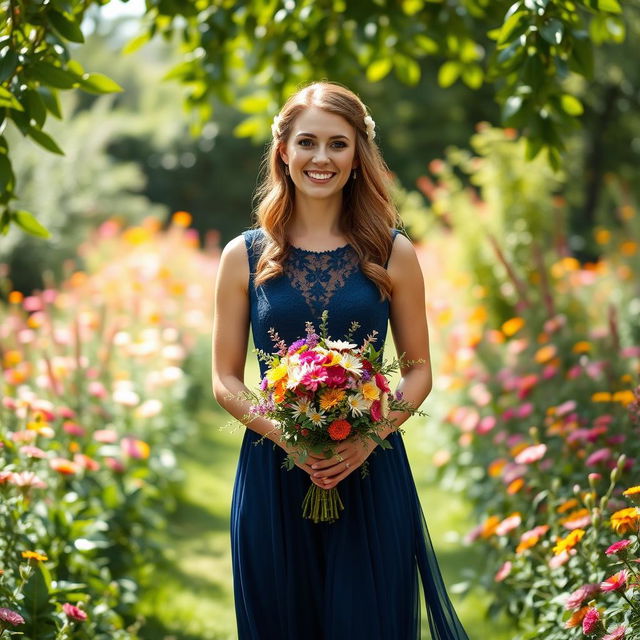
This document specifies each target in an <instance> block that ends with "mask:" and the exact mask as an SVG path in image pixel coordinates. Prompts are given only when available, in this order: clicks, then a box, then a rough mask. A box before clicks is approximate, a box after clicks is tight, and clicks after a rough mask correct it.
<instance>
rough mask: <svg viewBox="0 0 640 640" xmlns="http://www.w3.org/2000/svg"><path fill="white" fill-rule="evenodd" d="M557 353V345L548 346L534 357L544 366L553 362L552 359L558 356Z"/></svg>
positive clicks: (542, 348) (538, 351)
mask: <svg viewBox="0 0 640 640" xmlns="http://www.w3.org/2000/svg"><path fill="white" fill-rule="evenodd" d="M556 351H557V349H556V347H555V345H553V344H548V345H545V346H544V347H541V348H540V349H538V350H537V351H536V353H535V355H534V356H533V358H534V360H535V361H536V362H538V363H540V364H543V363H545V362H548V361H549V360H551V358H553V357H554V356H555V355H556Z"/></svg>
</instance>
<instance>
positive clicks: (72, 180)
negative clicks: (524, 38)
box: [0, 0, 640, 640]
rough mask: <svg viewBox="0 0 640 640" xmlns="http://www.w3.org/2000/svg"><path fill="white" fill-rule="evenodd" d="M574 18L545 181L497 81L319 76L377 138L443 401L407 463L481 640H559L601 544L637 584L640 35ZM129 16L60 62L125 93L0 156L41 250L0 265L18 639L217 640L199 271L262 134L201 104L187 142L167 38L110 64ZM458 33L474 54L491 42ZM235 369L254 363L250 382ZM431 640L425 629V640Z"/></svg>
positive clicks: (221, 626)
mask: <svg viewBox="0 0 640 640" xmlns="http://www.w3.org/2000/svg"><path fill="white" fill-rule="evenodd" d="M61 4H64V3H61ZM169 4H171V6H172V7H173V4H172V3H169ZM230 4H231V5H232V4H233V3H230ZM285 4H286V3H285ZM293 4H294V5H295V3H293ZM402 4H403V7H404V11H405V13H407V14H408V15H412V14H411V11H413V9H411V10H409V9H407V7H406V6H404V5H410V4H412V3H406V2H405V3H402ZM418 4H420V5H421V6H422V4H424V3H418ZM520 4H523V3H520ZM526 4H527V3H524V5H526ZM547 4H548V3H547V2H538V1H537V0H536V2H533V3H532V5H536V6H537V5H539V7H538V8H539V9H541V10H542V9H544V8H546V7H547ZM581 4H582V3H581ZM629 4H630V5H633V4H634V3H629ZM524 5H523V6H524ZM590 5H593V8H592V13H593V16H592V19H591V22H590V23H589V25H590V26H589V34H588V37H589V38H590V40H591V42H592V43H593V44H594V47H596V49H597V55H596V57H595V62H594V63H593V64H594V68H593V74H592V75H591V77H589V78H585V77H582V76H580V75H579V74H568V75H567V77H566V79H565V80H564V82H565V85H566V86H567V87H568V89H566V91H567V94H566V95H569V97H568V98H565V103H564V104H565V107H566V108H567V112H571V115H574V116H576V118H577V125H576V124H575V123H574V125H573V126H569V124H567V125H566V127H563V125H562V123H563V121H562V120H559V121H558V122H557V123H556V124H557V125H558V127H559V130H560V133H561V135H562V140H563V145H562V147H563V148H562V154H561V155H559V156H558V158H559V164H557V166H553V164H554V163H552V162H550V161H549V160H548V158H547V157H546V156H545V154H539V155H536V157H531V155H532V154H530V153H529V149H528V147H527V144H528V143H527V142H526V140H525V139H524V138H523V136H522V135H521V129H522V128H523V127H524V123H522V124H523V126H522V127H520V125H519V124H518V122H517V120H516V121H513V120H510V119H509V118H510V117H511V116H510V115H509V113H505V105H504V104H500V101H499V100H498V101H496V94H499V93H500V91H504V90H505V86H506V84H508V82H509V80H508V74H507V75H506V76H505V77H506V78H507V79H506V80H505V82H504V83H503V84H502V85H500V83H498V86H497V87H496V86H494V85H492V84H489V83H476V82H474V81H470V82H468V83H465V82H460V81H458V82H456V81H455V77H453V79H450V78H449V79H447V78H446V77H443V75H445V76H446V70H445V71H444V72H443V66H444V65H443V61H442V60H441V59H440V60H438V61H437V62H436V60H435V59H434V58H431V57H425V58H421V59H419V61H418V64H419V74H420V76H419V77H420V81H419V82H413V83H407V82H406V77H403V75H402V73H400V74H398V73H388V74H386V73H381V74H380V76H381V77H380V78H379V79H377V78H376V79H375V81H374V80H373V79H372V77H373V76H372V74H371V73H369V74H365V73H358V72H353V71H351V72H350V73H346V72H345V76H344V77H340V78H330V79H336V80H340V81H344V82H345V83H347V84H348V85H349V87H350V88H352V89H353V90H354V91H356V92H357V93H358V94H359V95H360V96H361V98H362V99H363V101H364V102H365V104H366V105H367V106H368V107H369V110H370V112H371V114H372V115H373V118H374V119H375V121H376V132H377V137H376V141H377V142H378V143H379V145H380V147H381V149H382V152H383V155H384V158H385V160H386V162H387V164H388V166H389V168H390V170H391V172H392V176H391V178H392V180H393V191H394V197H395V199H396V202H397V205H398V208H399V210H400V213H401V216H402V218H403V221H404V223H405V225H406V229H407V232H408V234H409V235H410V237H411V238H412V240H413V241H414V244H415V246H416V250H417V252H418V255H419V258H420V261H421V264H422V266H423V270H424V276H425V286H426V294H427V300H428V307H429V309H428V311H429V321H430V329H431V342H432V352H433V365H434V374H435V379H436V383H435V386H434V390H433V391H432V393H431V395H430V397H429V399H428V400H427V402H426V404H425V410H426V411H427V412H428V413H429V417H428V418H427V419H420V418H414V419H412V420H411V421H410V422H409V423H407V434H406V436H405V440H406V442H407V448H408V451H409V455H410V460H411V464H412V469H413V472H414V477H415V480H416V484H417V486H418V488H419V493H420V496H421V501H422V505H423V509H424V513H425V516H426V519H427V523H428V524H429V527H430V530H431V534H432V537H433V539H434V543H435V545H436V549H437V552H438V557H439V559H440V561H441V566H442V568H443V573H444V575H445V579H446V581H447V584H448V585H450V587H451V594H452V597H453V598H454V603H455V605H456V609H457V610H458V611H459V613H460V615H461V617H462V619H463V622H464V624H465V626H466V627H467V629H469V633H470V637H471V638H474V639H478V640H479V639H481V638H488V637H491V638H492V639H493V640H500V639H502V638H504V639H505V640H507V639H510V640H511V639H516V638H521V639H522V640H524V639H525V638H551V639H555V638H557V639H558V640H559V639H560V638H570V637H578V635H580V636H581V634H582V631H581V629H580V626H581V625H582V624H583V622H584V618H585V615H586V613H587V609H588V606H587V605H588V604H589V599H587V598H586V597H585V599H584V600H580V601H579V602H578V604H577V606H567V597H568V596H569V594H570V593H572V592H573V591H575V590H576V589H578V588H579V587H581V586H582V585H583V584H584V583H598V584H599V583H600V582H601V581H604V580H605V579H606V578H607V577H608V576H609V575H610V574H613V573H614V571H615V570H616V569H620V568H622V565H621V564H620V566H616V565H615V563H614V564H611V562H612V560H611V558H609V556H610V555H611V554H605V553H604V549H605V548H606V547H608V546H609V545H610V544H612V543H613V542H615V541H616V540H619V539H620V537H621V536H622V537H624V536H625V535H626V536H627V538H625V539H628V540H630V543H629V544H630V545H631V546H629V547H628V551H627V552H628V553H629V554H630V555H629V558H632V557H637V556H633V554H634V553H635V554H637V544H638V542H637V534H638V527H639V526H640V510H638V508H637V507H636V506H634V505H635V504H636V503H635V502H633V496H634V495H636V493H634V492H633V491H631V492H629V489H631V488H633V487H634V484H635V483H636V482H637V478H638V475H637V465H635V466H634V461H635V458H636V457H637V455H639V454H640V451H639V449H640V444H639V443H640V438H639V437H638V435H640V434H639V433H638V424H639V423H638V411H639V409H638V399H639V398H638V390H637V389H638V373H639V372H640V323H638V318H639V317H640V291H639V285H638V282H640V279H639V278H638V275H639V274H640V258H639V257H638V245H637V242H638V231H639V223H638V217H637V201H638V189H639V188H640V187H639V185H638V181H637V179H636V177H637V166H638V161H639V160H640V110H639V109H638V104H639V101H640V93H639V91H640V83H639V82H638V73H639V72H638V67H637V65H636V64H635V55H634V53H635V51H634V46H635V40H634V36H637V34H638V31H639V29H640V12H639V11H638V8H637V7H633V6H630V7H627V8H625V14H624V22H621V18H619V17H618V13H619V12H618V11H617V9H616V7H617V6H618V4H617V2H614V1H613V0H610V1H609V2H592V3H586V5H585V6H590ZM618 8H619V7H618ZM147 9H148V7H147V6H146V5H145V3H142V2H140V1H139V0H135V1H134V0H131V1H130V2H128V3H120V2H110V3H108V4H106V5H105V6H102V7H99V6H97V5H94V6H91V7H90V9H88V10H87V12H86V14H85V16H84V20H83V22H82V32H83V33H84V36H85V39H86V41H85V42H84V43H82V44H80V43H77V44H76V43H71V44H70V46H69V50H70V51H71V54H72V56H73V58H74V60H77V61H78V62H79V63H80V64H81V65H82V67H83V68H85V69H88V70H91V71H92V72H98V73H103V74H105V75H107V76H109V77H110V78H112V79H113V80H114V81H115V82H117V83H118V84H119V85H120V87H122V89H123V90H122V91H121V92H117V93H106V94H95V93H87V92H84V91H79V90H78V91H65V92H61V93H60V95H59V99H60V103H61V111H62V112H63V114H64V118H63V119H60V120H58V119H56V120H53V119H50V120H48V121H47V132H48V133H49V134H50V135H51V136H52V137H53V138H54V139H55V140H57V141H58V142H59V143H60V144H61V146H62V147H63V149H64V156H61V155H56V154H53V153H49V152H48V151H46V150H45V149H43V148H42V147H41V146H37V145H36V144H33V143H32V142H31V141H28V140H27V139H26V138H25V137H23V136H22V134H21V133H20V132H19V131H17V130H16V129H15V128H14V129H11V128H8V129H7V130H6V131H4V132H3V135H4V136H5V137H6V140H7V142H8V145H9V147H10V149H11V154H12V163H13V171H14V173H15V177H16V184H18V185H19V191H18V193H17V199H16V201H15V203H14V208H16V209H24V210H26V211H30V212H32V213H33V214H34V215H35V216H36V217H37V219H38V220H39V221H40V222H41V223H42V224H43V225H44V226H45V227H46V228H47V229H48V230H49V232H50V237H48V238H42V237H37V236H34V235H30V234H27V233H25V232H24V230H23V229H21V228H19V227H18V226H16V225H13V226H12V227H11V228H10V229H9V231H8V233H7V234H6V235H5V236H3V237H2V240H1V242H0V267H1V273H0V277H1V283H2V287H1V295H2V300H3V302H2V306H1V307H0V313H1V314H2V319H1V323H2V324H1V325H0V357H1V358H2V364H3V373H4V389H3V408H2V412H3V413H2V438H3V439H2V443H3V446H2V447H0V460H1V461H2V465H3V466H2V467H1V468H0V490H1V491H3V492H5V493H3V495H4V497H5V501H4V505H3V506H0V517H1V520H0V522H1V523H2V525H1V526H2V531H3V535H2V536H0V540H2V541H1V542H0V551H2V564H1V567H2V569H3V570H4V572H5V573H4V576H3V575H0V579H2V580H4V582H0V606H2V607H7V608H9V609H12V610H13V611H15V612H16V613H17V614H19V615H20V616H21V617H22V619H23V624H22V626H20V625H13V626H12V627H11V629H13V628H14V627H15V630H17V631H20V630H24V631H25V633H26V636H25V637H30V638H34V639H35V638H56V639H57V638H60V639H61V638H127V639H129V638H131V639H133V638H147V639H149V640H151V639H154V640H156V639H159V638H165V639H166V640H169V639H173V638H176V639H181V640H210V639H216V640H218V639H220V640H222V639H225V640H227V639H229V640H230V639H232V638H235V637H236V631H235V618H234V614H233V592H232V584H231V559H230V545H229V511H230V502H231V491H232V486H233V480H234V474H235V468H236V464H237V457H238V451H239V447H240V442H241V439H242V428H243V427H241V428H236V429H234V428H232V427H231V426H230V425H228V424H227V423H228V420H229V416H227V415H226V414H225V413H224V412H223V411H222V410H221V409H220V408H219V407H218V406H217V405H216V403H215V400H214V399H213V397H212V394H211V391H210V331H211V319H212V312H213V305H212V295H213V285H214V281H215V274H216V266H217V261H218V258H219V254H220V250H221V248H222V247H223V246H224V244H225V243H226V242H228V241H229V240H230V239H232V238H233V237H235V236H236V235H237V234H239V233H240V232H241V231H242V230H244V229H246V228H248V227H249V226H250V225H251V224H252V222H253V219H252V209H253V193H254V189H255V187H256V184H257V177H258V173H259V169H260V162H261V159H262V156H263V154H264V150H265V144H266V139H265V136H264V128H265V126H267V127H268V123H269V122H270V120H271V117H272V116H273V115H274V114H275V110H273V112H269V110H268V109H266V110H265V109H264V106H265V105H268V104H272V103H270V102H268V101H266V102H259V101H258V103H256V100H257V98H255V97H253V98H251V96H249V98H245V99H236V100H223V99H221V98H219V97H216V96H212V97H211V98H210V100H209V103H210V104H209V108H210V110H211V111H210V113H211V116H210V117H209V118H205V120H204V121H203V122H201V123H200V125H199V126H198V127H194V119H193V114H192V113H191V112H190V111H189V110H188V109H186V108H185V105H186V104H188V103H189V100H190V96H191V95H192V93H193V87H191V86H189V85H188V83H186V82H180V79H181V76H180V74H176V73H175V72H172V70H175V68H176V65H181V64H183V63H184V61H185V60H187V61H188V60H189V57H188V55H187V53H185V50H184V49H181V46H182V45H184V42H183V40H184V39H185V38H186V36H184V34H183V35H182V39H181V33H180V29H175V30H173V31H170V32H169V30H168V29H165V31H164V33H163V34H162V35H163V37H160V35H157V36H156V37H154V38H151V39H150V40H149V41H148V42H144V43H142V40H141V41H140V42H139V43H138V45H139V46H137V47H132V46H131V44H130V43H131V42H132V40H135V39H140V38H142V34H144V33H145V32H146V30H147V29H149V28H150V27H149V23H148V22H146V23H145V13H146V12H147ZM165 9H166V7H165ZM172 10H173V9H167V11H169V13H170V12H171V11H172ZM61 11H62V9H61ZM598 11H602V12H605V13H606V12H609V13H608V14H606V15H604V14H603V15H600V14H599V13H597V12H598ZM541 15H542V14H541ZM502 18H504V16H502V17H501V19H502ZM620 25H622V27H621V26H620ZM164 26H165V27H166V25H164ZM499 26H500V25H499V24H498V25H496V28H498V27H499ZM503 28H504V27H503ZM545 28H548V29H551V31H553V29H559V27H557V25H555V26H554V25H551V26H549V25H548V24H547V27H545ZM621 28H624V29H626V38H625V34H624V33H623V34H622V37H619V35H620V34H619V30H620V29H621ZM470 29H471V31H473V30H474V29H475V31H476V35H477V37H478V39H479V40H480V39H481V37H482V34H483V33H484V31H485V30H486V24H485V23H484V22H481V21H478V23H477V25H476V26H474V22H473V21H471V22H470ZM162 30H163V28H162V25H161V27H160V28H159V29H158V32H162ZM558 32H559V31H553V33H552V34H551V36H550V37H552V38H555V37H556V35H555V34H556V33H558ZM612 34H613V35H612ZM559 37H560V38H561V36H559ZM143 39H144V38H143ZM558 42H559V41H558ZM391 46H393V45H391ZM425 46H428V43H427V44H426V45H425ZM125 49H128V50H130V51H129V52H127V53H124V51H123V50H125ZM345 55H346V54H345ZM520 64H522V65H524V64H525V62H521V63H520ZM409 69H410V70H411V69H412V67H409ZM170 72H172V76H173V77H171V78H169V79H167V78H166V76H167V74H170ZM409 72H411V71H409ZM558 73H560V71H558ZM0 75H2V73H1V72H0ZM373 75H375V74H373ZM182 80H184V77H182ZM470 85H471V86H470ZM474 85H475V86H474ZM523 95H524V94H523ZM572 95H576V96H579V100H578V99H577V98H571V96H572ZM0 97H2V96H0ZM252 100H253V102H252ZM574 101H575V102H574ZM196 104H197V103H196V102H194V105H196ZM576 104H577V106H576ZM256 105H258V106H256ZM507 109H508V108H507ZM256 112H260V114H259V115H260V117H261V118H262V120H256V117H257V116H256ZM265 122H266V123H267V124H266V125H265ZM390 355H391V354H390ZM257 371H258V370H257V366H256V362H255V356H254V354H253V353H251V352H249V358H248V360H247V370H246V381H247V384H250V383H253V382H255V381H256V380H257V376H258V373H257ZM236 427H237V425H236ZM3 469H4V471H3ZM3 473H5V475H4V476H2V474H3ZM25 474H26V475H25ZM29 474H31V475H29ZM634 478H635V480H634ZM45 487H46V488H47V495H48V496H49V499H48V500H45V499H44V491H43V490H44V489H45ZM636 488H637V487H636ZM623 491H627V493H626V494H624V493H623ZM622 512H624V513H623V514H622V515H620V514H621V513H622ZM575 531H578V532H580V531H581V532H582V534H574V532H575ZM585 532H587V534H585ZM571 536H573V537H571ZM582 536H585V537H584V540H583V539H582ZM578 551H579V552H580V553H577V552H578ZM25 553H26V554H27V555H25ZM29 553H32V554H35V556H34V555H31V556H29ZM38 554H40V557H38ZM629 558H627V559H629ZM613 559H614V560H615V557H614V558H613ZM627 564H628V571H629V575H628V576H625V580H628V582H625V589H626V588H628V589H629V590H630V591H629V592H628V593H629V597H630V598H631V600H632V601H631V602H630V603H629V605H628V606H627V605H626V604H625V603H626V602H627V600H622V599H621V596H620V593H625V589H622V590H621V589H620V588H618V589H617V591H616V590H615V589H614V590H607V589H604V590H602V591H601V592H599V594H600V595H597V596H594V595H593V594H591V595H592V596H593V598H598V600H597V603H594V602H591V605H593V606H597V607H600V609H599V611H600V614H599V615H600V616H601V617H602V620H603V622H602V624H604V625H605V626H604V627H602V633H601V635H600V636H598V637H602V636H604V635H605V632H606V633H609V634H610V635H607V636H606V637H607V638H611V639H615V638H622V637H624V633H627V634H628V636H627V637H630V638H631V637H637V634H638V633H640V621H639V620H638V610H637V608H638V605H637V604H636V605H635V606H634V605H633V598H634V597H635V602H636V603H637V602H638V600H637V594H638V587H637V586H636V587H635V588H634V587H633V586H632V583H633V580H632V574H633V573H634V571H635V574H636V577H637V571H638V569H637V566H638V565H637V564H636V565H634V564H633V563H630V562H629V563H627ZM634 589H635V590H634ZM621 603H622V604H621ZM569 604H571V603H569ZM70 606H73V607H77V608H78V609H77V610H74V609H73V608H70ZM625 607H627V608H626V609H625ZM2 624H3V623H2V622H1V621H0V637H2V636H3V633H2V629H3V626H2ZM8 624H9V622H7V626H8ZM427 626H428V625H427V622H426V614H425V613H424V605H423V620H422V629H423V636H422V637H424V638H428V637H429V634H428V630H427ZM619 629H622V631H619ZM616 633H617V634H618V635H615V634H616ZM633 633H635V634H636V635H632V634H633ZM576 634H577V635H576Z"/></svg>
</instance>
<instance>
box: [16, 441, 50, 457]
mask: <svg viewBox="0 0 640 640" xmlns="http://www.w3.org/2000/svg"><path fill="white" fill-rule="evenodd" d="M20 453H22V454H24V455H25V456H29V457H30V458H46V457H47V454H46V452H44V451H43V450H42V449H40V447H36V446H34V445H32V444H24V445H22V446H21V447H20Z"/></svg>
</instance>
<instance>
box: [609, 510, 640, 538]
mask: <svg viewBox="0 0 640 640" xmlns="http://www.w3.org/2000/svg"><path fill="white" fill-rule="evenodd" d="M639 524H640V511H638V509H637V508H636V507H629V508H628V509H621V510H620V511H616V512H615V513H612V514H611V528H612V529H613V530H614V531H615V532H616V533H617V534H618V535H624V534H625V533H629V532H631V531H634V530H635V529H636V527H637V526H638V525H639Z"/></svg>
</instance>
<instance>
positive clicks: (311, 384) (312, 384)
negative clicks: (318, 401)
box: [300, 365, 328, 391]
mask: <svg viewBox="0 0 640 640" xmlns="http://www.w3.org/2000/svg"><path fill="white" fill-rule="evenodd" d="M327 378H328V375H327V369H326V368H325V367H318V366H314V365H307V366H305V368H304V369H303V373H302V379H301V380H300V382H301V384H302V385H303V386H305V387H306V388H307V389H309V390H310V391H316V390H317V388H318V385H320V384H322V383H323V382H325V381H326V380H327Z"/></svg>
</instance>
